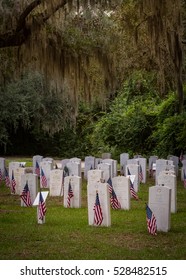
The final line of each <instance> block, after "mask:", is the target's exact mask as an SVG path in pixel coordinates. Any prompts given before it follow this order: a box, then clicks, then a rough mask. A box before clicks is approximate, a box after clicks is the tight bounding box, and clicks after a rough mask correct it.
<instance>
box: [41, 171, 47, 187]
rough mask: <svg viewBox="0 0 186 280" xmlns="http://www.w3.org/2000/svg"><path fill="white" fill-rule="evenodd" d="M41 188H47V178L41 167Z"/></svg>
mask: <svg viewBox="0 0 186 280" xmlns="http://www.w3.org/2000/svg"><path fill="white" fill-rule="evenodd" d="M41 188H47V178H46V176H45V174H44V171H43V169H42V168H41Z"/></svg>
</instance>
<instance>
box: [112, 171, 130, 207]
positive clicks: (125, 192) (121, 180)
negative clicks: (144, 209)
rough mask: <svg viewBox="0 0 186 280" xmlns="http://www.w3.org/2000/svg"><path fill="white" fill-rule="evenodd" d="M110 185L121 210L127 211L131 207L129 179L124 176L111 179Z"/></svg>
mask: <svg viewBox="0 0 186 280" xmlns="http://www.w3.org/2000/svg"><path fill="white" fill-rule="evenodd" d="M112 185H113V188H114V191H115V193H116V196H117V198H118V201H119V202H120V204H121V209H125V210H129V209H130V206H131V203H130V201H131V200H130V182H129V178H127V177H124V176H116V177H113V178H112Z"/></svg>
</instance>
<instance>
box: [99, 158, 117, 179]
mask: <svg viewBox="0 0 186 280" xmlns="http://www.w3.org/2000/svg"><path fill="white" fill-rule="evenodd" d="M102 163H108V164H110V167H111V169H110V172H111V174H110V175H111V178H112V177H114V172H115V169H116V167H115V161H114V160H113V159H111V158H107V159H103V161H102Z"/></svg>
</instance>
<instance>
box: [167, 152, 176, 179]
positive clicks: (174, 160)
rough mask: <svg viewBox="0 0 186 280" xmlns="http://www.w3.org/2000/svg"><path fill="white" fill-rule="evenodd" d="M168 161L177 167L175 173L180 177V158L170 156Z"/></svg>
mask: <svg viewBox="0 0 186 280" xmlns="http://www.w3.org/2000/svg"><path fill="white" fill-rule="evenodd" d="M168 160H171V161H172V162H173V165H174V166H175V172H176V176H178V171H179V157H177V156H173V155H170V156H169V157H168Z"/></svg>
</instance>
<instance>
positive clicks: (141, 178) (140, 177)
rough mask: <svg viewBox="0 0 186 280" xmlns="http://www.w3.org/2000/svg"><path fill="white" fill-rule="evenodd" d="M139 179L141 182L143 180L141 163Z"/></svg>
mask: <svg viewBox="0 0 186 280" xmlns="http://www.w3.org/2000/svg"><path fill="white" fill-rule="evenodd" d="M139 180H140V182H142V181H143V171H142V167H141V164H140V167H139Z"/></svg>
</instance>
